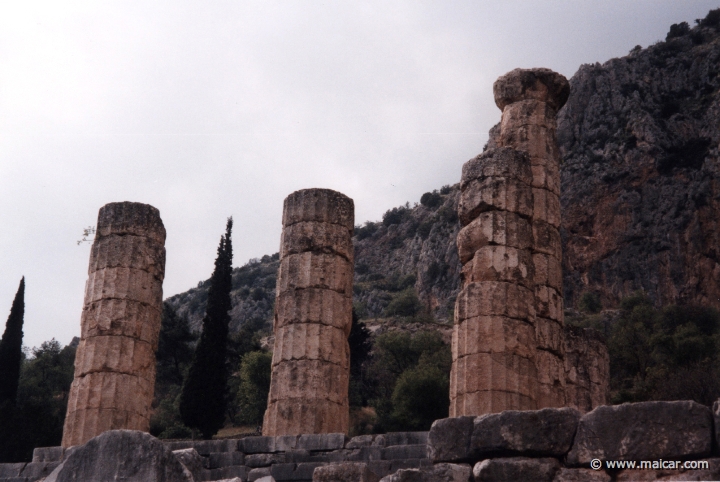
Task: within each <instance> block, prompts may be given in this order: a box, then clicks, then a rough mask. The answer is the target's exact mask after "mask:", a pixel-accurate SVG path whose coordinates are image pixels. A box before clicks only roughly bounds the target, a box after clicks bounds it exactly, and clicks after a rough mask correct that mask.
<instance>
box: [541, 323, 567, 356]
mask: <svg viewBox="0 0 720 482" xmlns="http://www.w3.org/2000/svg"><path fill="white" fill-rule="evenodd" d="M535 340H536V342H537V347H538V348H539V349H541V350H545V351H549V352H551V353H553V354H555V355H557V356H560V357H563V358H564V356H565V329H564V328H563V326H562V325H561V324H560V323H558V322H557V321H555V320H550V319H548V318H540V317H537V318H535Z"/></svg>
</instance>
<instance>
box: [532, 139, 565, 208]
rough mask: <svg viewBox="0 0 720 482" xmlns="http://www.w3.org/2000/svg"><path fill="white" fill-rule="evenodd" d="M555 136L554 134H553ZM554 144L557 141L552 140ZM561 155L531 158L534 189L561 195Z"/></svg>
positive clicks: (557, 153) (556, 153)
mask: <svg viewBox="0 0 720 482" xmlns="http://www.w3.org/2000/svg"><path fill="white" fill-rule="evenodd" d="M553 135H554V133H553ZM551 141H552V142H554V141H555V139H552V140H551ZM559 156H560V153H559V152H555V154H554V156H552V157H530V170H531V171H532V173H533V182H532V186H533V188H537V189H543V190H545V191H547V192H550V193H553V194H555V195H557V196H559V195H560V158H559Z"/></svg>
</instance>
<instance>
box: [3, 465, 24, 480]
mask: <svg viewBox="0 0 720 482" xmlns="http://www.w3.org/2000/svg"><path fill="white" fill-rule="evenodd" d="M25 465H27V463H26V462H17V463H4V464H0V477H2V478H7V479H9V478H11V477H19V476H20V472H22V469H24V468H25Z"/></svg>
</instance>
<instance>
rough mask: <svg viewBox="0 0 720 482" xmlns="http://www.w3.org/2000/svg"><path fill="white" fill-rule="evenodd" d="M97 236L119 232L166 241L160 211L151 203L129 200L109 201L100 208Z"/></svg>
mask: <svg viewBox="0 0 720 482" xmlns="http://www.w3.org/2000/svg"><path fill="white" fill-rule="evenodd" d="M96 231H97V233H96V237H97V238H103V237H105V236H110V235H113V234H117V235H120V236H123V235H132V236H145V237H148V238H152V239H153V240H155V241H157V242H158V243H163V244H164V243H165V236H166V233H165V226H164V225H163V222H162V219H160V211H159V210H158V209H157V208H155V207H153V206H150V205H149V204H142V203H134V202H129V201H123V202H116V203H108V204H106V205H104V206H103V207H101V208H100V212H99V213H98V224H97V229H96Z"/></svg>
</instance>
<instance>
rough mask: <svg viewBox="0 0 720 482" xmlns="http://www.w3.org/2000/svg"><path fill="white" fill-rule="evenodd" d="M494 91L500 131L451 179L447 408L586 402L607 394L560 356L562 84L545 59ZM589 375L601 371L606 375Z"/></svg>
mask: <svg viewBox="0 0 720 482" xmlns="http://www.w3.org/2000/svg"><path fill="white" fill-rule="evenodd" d="M493 90H494V94H495V103H496V104H497V106H498V107H499V108H500V109H501V110H502V120H501V123H500V130H499V133H497V132H496V137H495V138H493V139H491V142H490V148H489V149H487V150H486V151H485V152H484V153H482V154H481V155H479V156H478V157H476V158H475V159H472V160H470V161H468V162H467V163H466V164H465V165H464V166H463V170H462V178H461V181H460V189H461V197H460V202H459V206H458V215H459V217H460V221H461V223H462V225H463V228H462V230H461V231H460V233H459V234H458V238H457V245H458V253H459V257H460V261H461V263H463V270H462V274H463V285H462V289H461V291H460V294H459V295H458V299H457V303H456V310H455V326H454V332H453V347H452V352H453V366H452V372H451V382H450V383H451V387H450V400H451V403H450V416H460V415H479V414H483V413H492V412H499V411H503V410H532V409H539V408H544V407H562V406H566V405H568V406H578V408H581V409H585V410H588V409H590V408H591V407H592V406H596V405H598V404H601V403H604V402H605V400H604V398H605V396H606V391H607V388H606V387H605V388H604V389H603V388H601V387H600V384H598V383H596V384H594V385H593V384H592V383H586V384H585V385H589V387H586V386H584V385H583V384H582V383H578V377H577V370H573V368H574V367H567V366H566V365H567V364H566V360H565V353H566V351H567V350H568V349H569V348H570V347H569V346H568V344H567V343H566V337H565V332H564V320H563V298H562V246H561V241H560V231H559V228H560V156H559V153H558V148H557V140H556V134H555V130H556V126H555V116H556V114H557V112H558V110H559V109H560V108H561V107H562V106H563V105H564V103H565V102H566V100H567V98H568V95H569V93H570V86H569V84H568V81H567V79H565V77H563V76H562V75H560V74H557V73H555V72H552V71H550V70H548V69H531V70H523V69H516V70H513V71H512V72H509V73H508V74H506V75H504V76H502V77H500V78H499V79H498V80H497V81H496V82H495V84H494V86H493ZM576 342H577V340H576V339H575V338H573V340H572V342H571V343H572V347H571V349H572V351H573V353H574V354H575V355H574V357H573V362H579V361H580V362H582V363H587V362H588V360H584V359H583V360H579V359H576V358H577V353H578V352H580V351H582V348H581V347H580V346H579V345H577V343H576ZM568 368H570V369H568ZM602 370H603V367H599V371H602ZM591 378H593V379H594V378H597V379H600V378H602V379H604V380H606V379H607V373H604V374H603V373H595V374H593V376H592V377H591ZM568 379H570V380H571V382H570V383H571V384H572V385H573V386H572V389H571V390H569V391H568V388H567V380H568ZM581 385H583V386H582V387H581ZM591 388H592V390H591ZM588 390H590V391H593V394H592V395H590V394H589V393H585V392H586V391H588ZM579 405H582V406H579Z"/></svg>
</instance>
